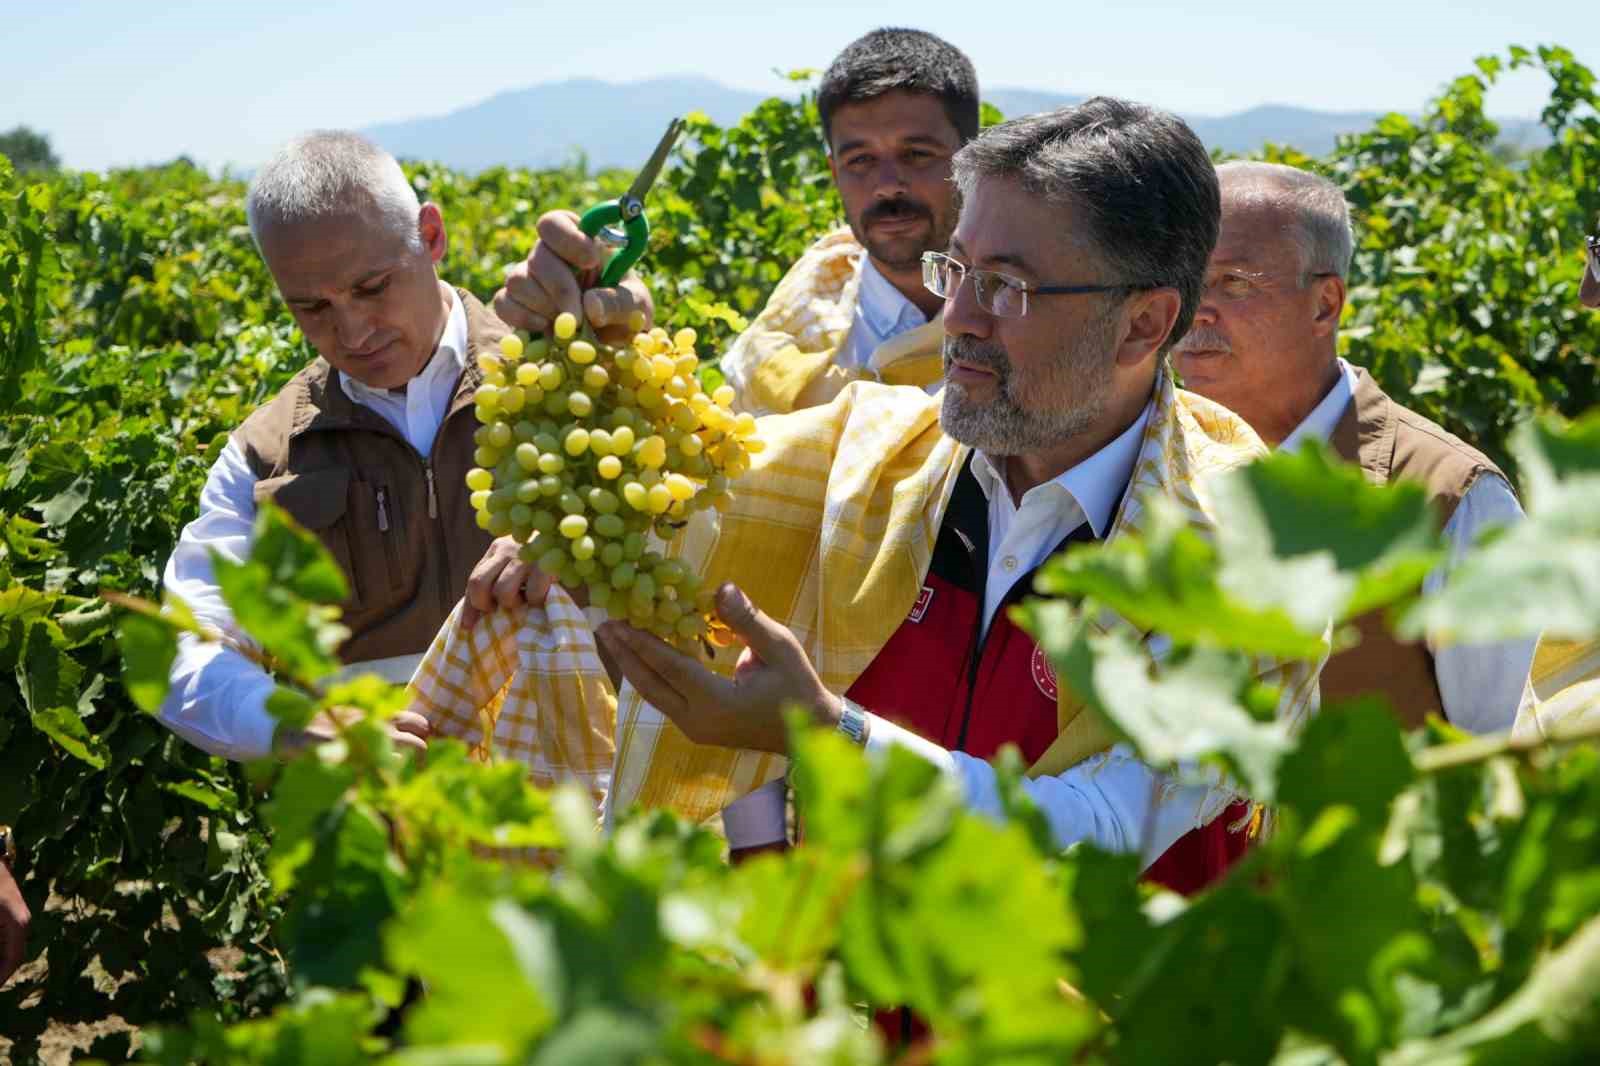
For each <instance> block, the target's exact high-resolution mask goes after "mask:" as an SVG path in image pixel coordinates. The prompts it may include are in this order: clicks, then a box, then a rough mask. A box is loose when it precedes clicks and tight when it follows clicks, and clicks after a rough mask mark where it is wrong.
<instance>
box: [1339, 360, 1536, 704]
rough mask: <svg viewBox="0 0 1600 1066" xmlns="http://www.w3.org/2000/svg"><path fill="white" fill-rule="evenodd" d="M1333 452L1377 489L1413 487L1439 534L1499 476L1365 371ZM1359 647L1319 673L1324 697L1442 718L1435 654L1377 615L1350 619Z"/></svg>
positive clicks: (1360, 374)
mask: <svg viewBox="0 0 1600 1066" xmlns="http://www.w3.org/2000/svg"><path fill="white" fill-rule="evenodd" d="M1332 444H1333V449H1334V451H1336V452H1338V453H1339V456H1340V457H1341V458H1343V459H1346V460H1348V461H1349V462H1353V463H1357V464H1359V465H1360V467H1361V469H1362V471H1363V472H1365V473H1366V475H1367V480H1368V481H1371V482H1372V483H1373V484H1376V485H1384V484H1388V483H1389V482H1390V481H1393V480H1395V479H1397V478H1406V479H1409V480H1411V481H1416V482H1419V483H1420V484H1421V485H1422V486H1423V487H1424V488H1426V489H1427V490H1428V498H1429V500H1431V501H1432V502H1433V504H1434V506H1435V507H1436V508H1437V510H1438V514H1439V524H1440V526H1441V528H1442V527H1443V525H1444V523H1446V522H1448V521H1449V520H1450V516H1451V515H1453V514H1455V510H1456V505H1457V504H1459V503H1460V502H1461V497H1463V496H1465V495H1466V493H1467V490H1468V489H1469V488H1471V487H1472V484H1473V482H1475V481H1477V480H1478V478H1480V477H1482V476H1483V475H1485V474H1492V475H1494V476H1495V477H1499V478H1502V479H1503V478H1504V477H1505V475H1504V474H1502V473H1500V471H1499V469H1498V468H1497V467H1496V466H1495V465H1494V464H1493V463H1492V462H1490V461H1489V459H1488V458H1487V457H1486V456H1485V455H1483V453H1481V452H1479V451H1478V450H1477V449H1476V448H1473V447H1471V446H1470V445H1468V444H1466V443H1464V442H1463V441H1462V440H1461V439H1460V438H1458V437H1456V436H1454V435H1452V434H1451V433H1449V432H1447V431H1445V430H1444V429H1443V428H1441V427H1440V426H1438V425H1436V424H1435V423H1433V422H1430V421H1429V420H1428V419H1426V418H1423V417H1422V416H1421V415H1419V414H1417V413H1416V412H1415V411H1410V410H1407V409H1406V408H1404V407H1401V406H1400V405H1399V404H1397V403H1395V402H1394V401H1393V400H1391V399H1390V398H1389V397H1388V395H1386V394H1385V393H1384V391H1383V390H1382V389H1380V388H1378V384H1377V382H1375V381H1373V380H1372V376H1371V375H1370V374H1368V373H1367V372H1366V371H1365V370H1363V369H1360V368H1357V369H1356V385H1355V395H1354V398H1353V399H1352V401H1351V403H1350V406H1349V407H1348V408H1346V409H1345V413H1344V417H1343V418H1341V419H1340V420H1339V425H1338V426H1337V427H1336V428H1335V429H1334V431H1333V441H1332ZM1354 624H1355V627H1356V629H1357V630H1358V631H1359V633H1360V634H1361V643H1360V644H1358V645H1356V646H1355V647H1353V648H1350V649H1348V650H1346V651H1342V652H1340V653H1339V654H1337V655H1335V656H1333V658H1332V659H1330V660H1329V661H1328V665H1327V666H1326V667H1324V668H1323V670H1322V699H1323V701H1324V702H1326V701H1328V700H1337V699H1347V698H1350V697H1353V696H1359V695H1363V694H1366V693H1376V694H1378V695H1382V696H1384V697H1386V698H1387V699H1388V701H1389V703H1390V705H1391V706H1392V707H1393V708H1394V711H1395V713H1396V714H1397V715H1398V716H1399V718H1400V721H1401V723H1402V724H1403V725H1404V726H1405V727H1406V728H1407V729H1411V728H1414V727H1416V726H1418V725H1421V724H1422V722H1423V720H1424V719H1425V718H1426V717H1427V715H1428V714H1429V713H1430V712H1435V713H1441V714H1442V713H1443V702H1444V701H1443V700H1442V699H1441V698H1440V696H1439V684H1438V682H1437V681H1436V680H1435V679H1434V674H1433V656H1432V655H1431V654H1429V652H1428V648H1427V645H1426V644H1424V643H1422V642H1421V641H1415V642H1407V641H1402V640H1399V639H1397V638H1395V637H1394V636H1393V635H1392V634H1391V633H1390V632H1389V629H1388V627H1387V626H1386V625H1385V624H1384V620H1383V614H1382V612H1381V611H1371V612H1369V613H1367V614H1364V615H1362V616H1361V617H1359V618H1357V619H1356V620H1355V623H1354Z"/></svg>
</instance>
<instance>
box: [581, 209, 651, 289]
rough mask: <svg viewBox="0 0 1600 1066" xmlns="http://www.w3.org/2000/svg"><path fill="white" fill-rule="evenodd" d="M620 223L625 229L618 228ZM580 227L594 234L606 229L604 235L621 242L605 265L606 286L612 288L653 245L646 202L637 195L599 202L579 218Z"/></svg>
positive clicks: (603, 281)
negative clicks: (646, 216) (646, 215)
mask: <svg viewBox="0 0 1600 1066" xmlns="http://www.w3.org/2000/svg"><path fill="white" fill-rule="evenodd" d="M618 223H621V226H622V228H621V229H618V228H617V224H618ZM578 228H579V229H581V230H583V232H584V233H586V234H588V235H589V236H591V237H594V236H598V235H601V233H602V231H604V236H603V237H602V239H604V240H606V241H608V242H609V243H611V244H618V245H621V247H620V248H618V249H617V251H616V253H615V254H613V255H612V256H611V258H610V259H608V260H606V265H605V269H604V270H602V271H601V272H600V286H601V287H602V288H610V287H612V286H613V285H615V284H616V283H617V282H619V281H621V280H622V275H624V274H626V273H627V272H628V269H629V268H630V267H632V266H633V264H635V263H637V262H638V261H639V258H640V257H641V256H642V255H644V252H645V249H646V248H648V247H649V246H650V222H649V220H647V219H646V218H645V217H644V204H643V203H642V202H640V200H639V199H638V198H637V197H634V196H619V197H617V199H615V200H607V201H606V202H605V203H603V204H596V205H595V206H593V207H591V208H589V210H587V211H585V212H584V213H583V217H582V218H580V219H579V220H578Z"/></svg>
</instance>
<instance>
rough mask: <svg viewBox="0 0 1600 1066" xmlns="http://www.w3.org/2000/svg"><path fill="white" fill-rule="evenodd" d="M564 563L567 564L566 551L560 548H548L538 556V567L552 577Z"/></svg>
mask: <svg viewBox="0 0 1600 1066" xmlns="http://www.w3.org/2000/svg"><path fill="white" fill-rule="evenodd" d="M565 565H567V553H566V552H564V551H562V550H561V549H560V548H550V549H548V550H547V551H545V553H544V554H543V555H541V556H539V569H540V570H543V571H544V572H545V573H547V574H549V575H551V576H552V577H553V576H555V575H556V574H559V573H560V572H561V568H562V567H563V566H565Z"/></svg>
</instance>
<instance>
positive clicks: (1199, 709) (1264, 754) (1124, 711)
mask: <svg viewBox="0 0 1600 1066" xmlns="http://www.w3.org/2000/svg"><path fill="white" fill-rule="evenodd" d="M1027 610H1028V618H1029V627H1030V629H1031V630H1032V631H1033V632H1034V633H1035V634H1037V639H1038V640H1039V643H1040V646H1041V647H1043V648H1044V650H1045V653H1046V654H1047V655H1049V656H1050V660H1051V662H1052V663H1054V664H1055V668H1056V671H1057V673H1058V675H1060V676H1061V677H1063V678H1065V679H1066V681H1067V683H1068V684H1069V685H1071V686H1072V690H1073V691H1074V692H1076V693H1078V694H1079V695H1080V696H1081V697H1082V698H1083V699H1084V700H1085V701H1086V702H1087V703H1088V705H1089V707H1090V708H1092V709H1093V710H1094V711H1095V712H1096V713H1098V714H1100V715H1101V716H1102V717H1104V718H1105V720H1106V721H1107V722H1109V723H1110V725H1111V727H1112V729H1113V730H1115V731H1116V733H1117V734H1118V735H1119V736H1121V737H1122V738H1124V739H1125V740H1127V741H1129V742H1130V743H1132V744H1133V746H1134V748H1135V750H1137V751H1138V753H1139V756H1140V758H1142V759H1143V760H1144V761H1146V762H1148V763H1149V764H1151V765H1152V766H1155V767H1159V768H1163V769H1170V768H1175V767H1178V766H1179V765H1180V764H1189V763H1193V762H1195V761H1196V760H1201V759H1219V760H1220V761H1221V762H1222V764H1223V765H1224V766H1225V767H1226V768H1227V769H1229V770H1230V771H1231V772H1232V773H1234V774H1235V775H1237V777H1238V779H1239V781H1240V782H1241V784H1242V785H1243V786H1244V788H1245V790H1246V791H1247V792H1249V794H1250V795H1251V796H1252V797H1254V798H1255V799H1256V800H1257V801H1260V802H1268V801H1270V800H1271V798H1272V795H1273V792H1274V790H1275V788H1276V786H1277V772H1276V771H1277V767H1278V763H1279V761H1280V760H1281V759H1282V758H1283V757H1284V755H1285V754H1286V753H1287V752H1288V751H1289V750H1290V748H1291V747H1292V741H1291V739H1290V736H1289V730H1288V726H1287V725H1286V724H1285V723H1283V722H1280V721H1277V720H1275V719H1271V718H1269V719H1268V720H1266V721H1262V720H1259V719H1258V718H1257V716H1256V715H1255V714H1253V713H1252V711H1251V710H1250V709H1249V707H1250V706H1253V705H1255V704H1257V703H1259V702H1261V700H1260V695H1259V693H1257V692H1256V691H1254V686H1253V682H1252V668H1251V665H1250V663H1249V661H1248V660H1246V659H1245V658H1244V657H1243V656H1240V655H1237V654H1232V653H1228V652H1222V651H1216V650H1210V649H1197V650H1195V651H1193V652H1191V653H1188V654H1184V655H1178V656H1175V657H1174V658H1173V659H1170V660H1169V661H1168V662H1166V663H1164V664H1162V665H1161V666H1159V667H1156V668H1155V669H1154V671H1152V662H1151V659H1150V655H1149V653H1148V652H1147V651H1146V650H1145V649H1144V648H1143V647H1142V646H1140V645H1139V644H1138V643H1137V642H1136V641H1135V640H1134V639H1133V637H1131V636H1130V635H1128V634H1127V633H1123V632H1114V633H1110V634H1105V635H1090V633H1089V627H1088V625H1087V623H1086V622H1085V621H1084V619H1083V618H1082V617H1081V616H1080V615H1078V613H1077V612H1076V611H1074V609H1073V608H1072V607H1071V606H1070V605H1069V604H1066V603H1063V602H1061V601H1047V602H1036V603H1033V604H1030V605H1029V606H1028V608H1027Z"/></svg>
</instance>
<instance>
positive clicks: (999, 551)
mask: <svg viewBox="0 0 1600 1066" xmlns="http://www.w3.org/2000/svg"><path fill="white" fill-rule="evenodd" d="M1149 421H1150V407H1149V405H1146V406H1145V409H1144V410H1143V411H1141V412H1140V413H1139V417H1138V418H1136V419H1134V420H1133V423H1132V425H1130V426H1128V428H1127V429H1125V430H1123V431H1122V432H1121V433H1120V434H1118V435H1117V437H1116V439H1114V440H1112V441H1111V443H1109V444H1107V445H1106V446H1105V447H1103V448H1101V449H1100V450H1099V451H1097V452H1095V453H1094V454H1093V455H1091V456H1089V458H1087V459H1085V460H1084V461H1083V462H1081V463H1079V464H1078V465H1076V466H1074V467H1072V468H1071V469H1070V470H1067V471H1065V472H1063V473H1062V474H1060V475H1058V476H1057V477H1055V478H1054V479H1052V480H1050V481H1046V482H1045V483H1044V484H1042V485H1035V486H1034V487H1033V488H1031V489H1029V490H1028V491H1027V492H1025V493H1023V494H1022V503H1021V505H1020V506H1019V505H1018V504H1017V503H1016V502H1015V501H1014V500H1012V498H1011V491H1010V490H1009V489H1008V488H1006V479H1005V458H1004V457H1001V458H1000V460H999V461H998V462H996V461H995V460H993V459H991V458H990V457H989V456H987V455H984V454H983V453H981V452H979V453H977V454H975V455H973V457H972V474H973V477H974V478H976V479H977V482H978V487H979V488H980V489H982V490H983V495H984V497H985V498H987V499H988V501H989V575H988V579H987V580H986V581H985V582H984V588H983V632H984V633H987V632H988V631H989V623H990V621H992V620H993V618H994V612H995V611H996V610H998V609H999V607H1000V604H1001V603H1003V602H1005V598H1006V594H1007V593H1009V592H1010V591H1011V586H1013V585H1015V584H1016V583H1017V579H1018V578H1020V577H1022V576H1023V575H1024V574H1027V573H1030V572H1031V571H1033V570H1034V569H1035V568H1037V567H1038V566H1039V565H1040V564H1042V563H1043V562H1044V561H1045V560H1046V559H1048V558H1050V556H1051V555H1052V554H1054V552H1055V550H1056V548H1057V547H1058V546H1059V545H1060V544H1061V542H1062V541H1063V540H1065V539H1066V537H1067V535H1068V534H1069V533H1071V532H1072V531H1073V530H1075V529H1077V528H1078V527H1079V526H1080V525H1082V524H1083V523H1084V521H1086V520H1087V521H1088V523H1089V527H1090V528H1091V529H1093V530H1094V535H1095V538H1096V539H1103V538H1104V537H1105V535H1106V532H1107V531H1108V530H1109V529H1110V528H1111V520H1112V519H1113V518H1114V517H1116V511H1117V504H1119V503H1120V502H1122V491H1123V489H1124V488H1125V487H1126V486H1127V484H1128V478H1129V477H1130V476H1131V475H1132V474H1133V466H1134V463H1136V462H1137V461H1138V459H1139V444H1140V442H1141V441H1143V439H1144V429H1145V425H1146V424H1147V423H1148V422H1149Z"/></svg>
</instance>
